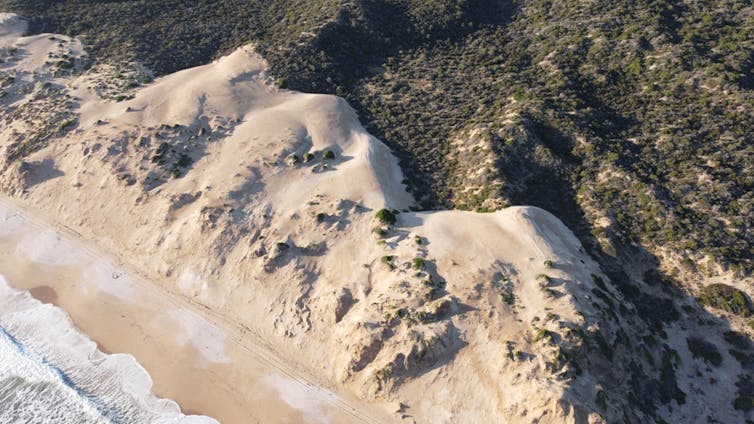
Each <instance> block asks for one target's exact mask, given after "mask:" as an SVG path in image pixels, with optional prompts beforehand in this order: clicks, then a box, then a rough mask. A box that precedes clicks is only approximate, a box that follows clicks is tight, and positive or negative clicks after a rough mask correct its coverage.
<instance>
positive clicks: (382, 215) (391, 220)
mask: <svg viewBox="0 0 754 424" xmlns="http://www.w3.org/2000/svg"><path fill="white" fill-rule="evenodd" d="M375 217H376V218H377V220H378V221H380V222H381V223H383V224H385V225H393V224H395V222H396V221H397V218H396V217H395V214H394V213H393V212H391V211H389V210H387V209H380V210H379V211H377V214H376V215H375Z"/></svg>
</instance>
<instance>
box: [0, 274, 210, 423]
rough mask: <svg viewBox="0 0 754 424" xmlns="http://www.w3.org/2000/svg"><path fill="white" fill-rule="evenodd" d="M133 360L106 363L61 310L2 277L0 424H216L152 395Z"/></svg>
mask: <svg viewBox="0 0 754 424" xmlns="http://www.w3.org/2000/svg"><path fill="white" fill-rule="evenodd" d="M151 387H152V380H151V378H150V377H149V375H148V374H147V372H146V371H145V370H144V368H142V367H141V366H140V365H139V364H138V362H136V360H135V359H134V357H133V356H131V355H126V354H112V355H107V354H104V353H102V352H100V351H99V350H97V346H96V344H95V343H94V342H93V341H92V340H90V339H89V338H88V337H87V336H86V335H85V334H83V333H82V332H81V331H79V330H78V329H76V327H75V326H74V325H73V323H72V322H71V320H70V318H69V317H68V315H67V314H66V313H65V312H64V311H63V310H61V309H59V308H57V307H55V306H52V305H48V304H44V303H41V302H39V301H38V300H36V299H34V298H33V297H31V295H30V294H28V293H27V292H21V291H17V290H15V289H13V288H11V287H10V286H9V284H8V282H7V281H6V280H5V279H4V278H3V277H2V276H0V422H2V423H8V424H10V423H29V422H33V423H165V424H167V423H191V424H194V423H216V422H217V421H215V420H214V419H211V418H208V417H204V416H186V415H183V414H182V413H181V411H180V408H179V406H178V404H176V403H175V402H173V401H171V400H167V399H159V398H157V397H155V396H153V395H152V394H151V392H150V391H151Z"/></svg>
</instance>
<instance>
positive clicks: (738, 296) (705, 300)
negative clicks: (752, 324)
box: [699, 283, 752, 317]
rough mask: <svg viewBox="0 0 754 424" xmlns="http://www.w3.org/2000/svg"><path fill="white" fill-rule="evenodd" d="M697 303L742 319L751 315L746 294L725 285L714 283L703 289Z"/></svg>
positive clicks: (749, 303)
mask: <svg viewBox="0 0 754 424" xmlns="http://www.w3.org/2000/svg"><path fill="white" fill-rule="evenodd" d="M699 302H701V304H702V305H705V306H709V307H712V308H717V309H721V310H723V311H726V312H730V313H732V314H736V315H738V316H742V317H748V316H750V315H751V313H752V307H751V302H750V301H749V299H748V298H747V296H746V294H745V293H744V292H742V291H741V290H738V289H737V288H735V287H732V286H729V285H727V284H721V283H716V284H710V285H708V286H706V287H704V288H703V289H702V291H701V293H700V294H699Z"/></svg>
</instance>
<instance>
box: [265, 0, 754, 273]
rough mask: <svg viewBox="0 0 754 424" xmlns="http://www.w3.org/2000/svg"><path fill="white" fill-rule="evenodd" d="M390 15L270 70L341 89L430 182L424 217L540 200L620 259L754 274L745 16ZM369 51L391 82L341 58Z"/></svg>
mask: <svg viewBox="0 0 754 424" xmlns="http://www.w3.org/2000/svg"><path fill="white" fill-rule="evenodd" d="M377 3H381V2H366V1H365V2H361V3H360V6H358V7H353V8H349V9H347V10H348V12H343V15H346V16H345V17H344V16H341V18H340V19H339V20H338V21H337V22H336V23H333V24H331V25H330V26H328V27H327V28H325V29H323V30H322V31H321V32H320V33H319V37H318V39H317V40H315V41H314V42H312V43H309V44H306V45H300V46H296V47H294V50H298V51H302V50H307V49H308V50H312V51H310V52H309V53H307V54H303V53H297V54H293V55H292V57H294V58H298V59H299V60H300V61H299V62H296V61H292V60H290V58H286V59H285V60H280V59H277V58H275V57H274V56H270V57H271V59H272V63H273V66H274V67H275V69H277V70H278V72H279V73H281V74H283V75H288V78H287V79H286V81H287V83H288V85H289V86H291V87H293V88H296V89H302V90H315V91H323V90H326V89H329V90H331V91H335V92H340V93H346V94H347V96H348V98H349V100H350V101H351V102H353V103H354V104H356V105H358V108H359V109H360V110H361V111H362V113H363V114H364V115H365V118H366V119H365V120H366V121H368V122H369V123H370V129H371V130H372V131H373V132H375V133H376V134H377V135H378V136H380V137H381V138H383V139H385V140H387V141H388V142H389V143H392V145H393V146H396V147H398V148H399V149H403V150H404V153H405V155H404V156H407V157H408V158H409V159H410V160H413V161H415V162H416V163H417V164H418V167H417V168H418V169H419V170H421V171H422V172H423V174H424V176H425V177H426V178H425V181H426V182H427V185H422V184H420V183H419V182H418V181H417V179H418V178H419V176H414V180H412V181H409V183H411V184H412V186H413V187H414V188H415V194H417V196H418V197H419V198H422V197H423V196H426V197H425V199H426V200H427V201H428V202H427V205H438V204H443V205H452V206H455V207H459V208H471V209H481V210H485V209H489V208H496V207H499V206H501V205H503V204H522V203H524V204H534V205H538V206H542V207H544V208H546V209H548V210H550V211H552V212H554V213H556V214H558V215H559V216H560V217H561V218H563V219H565V220H566V221H567V222H568V223H569V224H571V226H572V227H575V228H577V229H579V228H584V227H589V228H590V230H591V233H592V235H593V236H594V237H595V238H596V239H597V240H599V241H600V242H601V244H602V247H603V248H604V249H605V250H606V251H607V252H608V253H612V252H613V251H614V249H615V248H616V247H618V248H619V249H620V250H622V249H621V248H620V246H623V245H626V244H629V243H632V242H639V243H640V244H642V245H644V246H647V247H649V248H650V250H651V251H653V252H654V253H656V254H659V253H667V252H673V253H674V254H675V255H677V256H676V258H675V259H676V260H675V261H674V263H680V264H681V266H682V267H684V268H686V269H687V270H690V271H699V272H700V273H702V274H703V273H708V272H709V273H715V272H719V271H720V269H718V268H716V267H715V266H714V264H723V265H724V266H726V267H728V266H729V267H732V268H733V269H736V270H746V271H751V269H752V267H754V263H752V258H751V252H752V242H754V239H753V238H752V232H751V231H750V225H751V222H752V216H753V215H752V210H753V209H752V200H753V199H752V188H753V186H752V184H754V169H752V164H754V148H753V147H752V143H751V140H752V138H753V137H752V136H753V135H754V134H752V128H754V126H752V124H753V123H754V122H752V121H753V120H754V118H752V114H751V113H750V110H751V108H752V106H754V97H753V96H752V91H751V89H752V88H754V76H753V75H752V65H753V64H754V50H753V49H752V48H753V47H754V46H753V45H754V24H752V21H751V14H752V13H753V12H754V10H752V7H751V6H750V3H748V2H735V1H733V2H730V1H722V2H685V3H680V2H667V1H644V2H633V1H632V2H627V1H607V2H593V3H591V4H583V3H579V4H578V5H577V4H572V5H568V4H563V3H558V4H556V3H553V2H548V1H533V2H521V3H518V4H516V3H512V4H501V3H502V2H481V1H478V2H464V3H460V2H456V3H455V5H456V6H458V8H457V9H456V10H458V11H460V12H458V13H455V12H454V13H450V14H445V13H444V12H446V11H447V10H443V9H432V11H431V12H430V14H422V13H421V12H422V11H421V10H420V9H418V8H415V7H412V6H413V3H412V2H391V4H400V5H402V6H404V7H405V9H403V10H401V11H399V12H395V10H391V11H390V12H391V13H397V15H398V17H396V18H390V19H385V18H384V14H385V13H386V12H385V10H384V7H378V6H377ZM447 3H448V2H446V4H447ZM431 13H436V14H437V13H440V14H441V16H440V17H436V16H432V15H431ZM375 15H376V17H375ZM446 16H453V17H455V18H457V19H459V20H460V21H461V23H454V22H453V21H450V23H447V22H448V21H447V20H445V19H444V18H445V17H446ZM401 18H403V20H402V19H401ZM425 19H428V20H429V21H430V22H433V23H440V22H442V24H438V25H436V26H434V27H432V26H430V29H429V30H427V29H425V28H426V27H427V26H426V24H425ZM383 21H386V22H387V24H385V22H383ZM391 23H392V24H394V25H392V26H391V25H390V24H391ZM443 25H444V26H443ZM401 32H403V33H404V34H405V33H406V32H408V33H409V35H402V36H401V37H397V39H398V40H401V41H393V40H392V39H391V38H390V37H391V35H392V34H395V33H399V34H400V33H401ZM438 33H439V34H442V36H438V35H437V34H438ZM354 34H355V35H354ZM386 39H387V40H389V41H387V42H386V41H385V40H386ZM340 40H360V41H362V40H371V44H366V46H365V43H364V42H359V43H357V44H356V45H353V44H350V43H348V42H341V41H340ZM372 46H373V47H372ZM386 46H387V47H386ZM391 48H392V50H391ZM362 50H364V51H367V52H380V51H382V52H387V53H386V56H387V57H386V59H385V60H383V61H382V63H379V64H378V65H379V66H381V69H380V70H379V71H377V70H374V69H373V68H369V67H367V66H364V67H362V68H361V69H360V70H361V73H360V74H359V73H358V72H359V69H354V68H353V66H352V65H351V64H350V62H347V61H345V60H342V59H340V58H342V57H367V58H368V57H369V56H367V55H364V54H363V53H362ZM314 51H316V52H317V54H315V53H314ZM322 57H324V58H326V60H322V59H321V58H322ZM311 58H316V59H314V60H312V59H311ZM376 62H377V61H375V62H373V63H372V65H375V64H377V63H376ZM317 67H319V68H321V69H323V71H322V72H321V73H319V74H316V72H317V71H315V72H307V70H308V69H312V68H315V69H316V68H317ZM370 72H371V73H372V74H370ZM311 74H315V75H311ZM319 75H323V76H324V75H326V76H327V78H330V79H332V83H330V84H328V83H327V82H328V81H327V80H323V79H322V78H318V76H319ZM584 224H585V225H584ZM583 235H584V234H583V233H582V236H583Z"/></svg>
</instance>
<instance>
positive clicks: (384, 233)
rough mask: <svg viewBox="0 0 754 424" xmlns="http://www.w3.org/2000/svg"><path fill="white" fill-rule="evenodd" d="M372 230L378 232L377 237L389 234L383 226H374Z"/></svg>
mask: <svg viewBox="0 0 754 424" xmlns="http://www.w3.org/2000/svg"><path fill="white" fill-rule="evenodd" d="M372 232H373V233H375V234H377V237H380V238H384V237H387V235H388V231H387V230H386V229H384V228H382V227H374V229H373V230H372Z"/></svg>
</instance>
